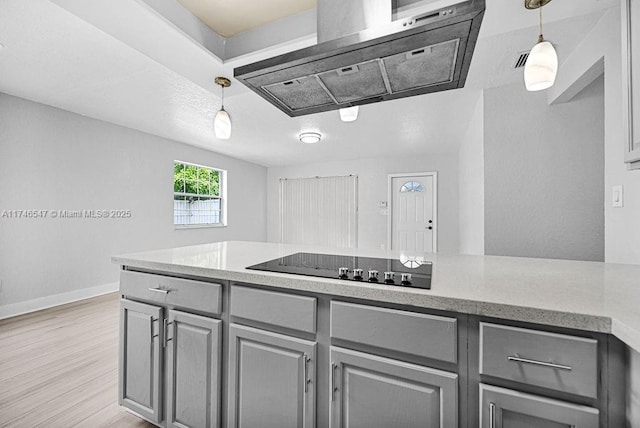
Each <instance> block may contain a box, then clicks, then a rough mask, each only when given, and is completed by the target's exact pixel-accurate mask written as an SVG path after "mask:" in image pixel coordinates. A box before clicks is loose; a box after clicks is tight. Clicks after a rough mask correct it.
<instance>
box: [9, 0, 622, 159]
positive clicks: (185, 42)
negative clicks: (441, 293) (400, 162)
mask: <svg viewBox="0 0 640 428" xmlns="http://www.w3.org/2000/svg"><path fill="white" fill-rule="evenodd" d="M147 1H148V2H151V3H153V4H162V3H163V2H164V3H170V2H173V4H177V5H178V6H179V4H178V3H177V0H153V1H151V0H111V1H110V2H109V3H105V2H104V0H54V1H50V0H29V1H24V0H1V1H0V43H2V44H3V45H4V46H5V48H4V49H1V50H0V92H5V93H8V94H11V95H15V96H18V97H22V98H27V99H30V100H34V101H37V102H41V103H44V104H48V105H52V106H54V107H59V108H62V109H65V110H69V111H72V112H75V113H78V114H81V115H85V116H89V117H93V118H96V119H100V120H104V121H107V122H111V123H115V124H118V125H122V126H126V127H129V128H133V129H137V130H140V131H143V132H147V133H150V134H154V135H158V136H161V137H165V138H169V139H172V140H176V141H179V142H183V143H186V144H191V145H194V146H198V147H202V148H206V149H209V150H213V151H215V152H219V153H222V154H226V155H230V156H233V157H237V158H240V159H244V160H247V161H250V162H255V163H258V164H262V165H267V166H270V165H288V164H294V163H309V162H321V161H324V160H332V159H342V160H350V159H358V158H361V157H385V156H407V155H426V154H433V153H443V152H456V151H457V150H458V144H459V141H460V140H461V139H462V137H463V136H464V134H465V132H466V129H467V126H468V123H469V119H470V115H471V113H472V112H473V108H474V107H475V105H476V102H477V100H478V97H479V96H480V93H481V90H482V89H484V88H488V87H493V86H500V85H504V84H511V83H516V82H522V70H521V69H520V70H513V69H512V68H511V66H512V65H513V61H514V60H515V56H516V55H517V54H518V53H519V52H522V51H524V50H527V49H529V48H531V46H532V44H533V43H534V42H535V37H536V21H537V15H536V14H535V13H534V14H528V13H527V12H526V11H524V12H523V11H521V10H520V9H524V8H522V6H521V5H520V6H517V7H516V6H514V5H513V4H512V3H514V0H491V1H490V2H488V6H487V13H486V16H485V22H484V23H483V32H482V33H484V37H481V38H480V40H479V41H478V45H477V51H476V54H475V55H474V59H473V62H472V64H471V69H470V73H469V78H468V81H467V88H465V89H462V90H456V91H448V92H443V93H436V94H427V95H422V96H418V97H413V98H405V99H400V100H395V101H390V102H385V103H378V104H371V105H366V106H362V107H361V110H360V116H359V118H358V120H357V121H356V122H353V123H343V122H341V121H340V119H339V117H338V113H337V112H326V113H321V114H315V115H309V116H303V117H300V118H289V117H287V116H286V115H285V114H283V113H282V112H280V111H279V110H277V109H275V108H274V107H273V106H271V105H270V104H268V103H267V102H266V101H264V100H263V99H262V98H260V97H259V96H258V95H256V94H254V93H253V92H251V91H249V90H248V89H246V88H245V87H244V86H242V85H241V84H240V83H239V82H237V81H235V80H233V85H232V87H231V88H230V91H228V92H225V94H226V96H225V107H226V109H227V110H228V111H229V113H230V114H231V117H232V121H233V134H232V136H231V139H230V140H227V141H221V140H217V139H216V138H215V137H214V135H213V128H212V120H213V116H214V113H215V111H216V110H217V109H218V108H219V106H220V99H219V94H220V91H219V88H216V87H215V86H214V85H213V77H215V76H216V75H226V76H231V75H232V74H233V67H235V66H237V65H241V64H243V63H245V64H246V63H248V62H252V61H255V60H257V59H262V58H266V57H268V56H271V55H274V54H275V53H276V52H279V53H282V52H283V50H285V51H286V49H290V50H291V49H296V48H297V47H301V46H296V45H295V43H299V41H298V42H295V41H294V42H292V43H290V44H287V45H282V44H281V45H279V46H277V47H275V48H273V49H266V50H264V49H263V50H261V51H260V52H258V53H255V54H251V55H246V56H243V57H242V58H240V59H236V60H234V61H231V62H225V63H223V62H222V61H221V60H220V59H219V58H216V56H215V55H212V54H211V52H209V51H208V50H206V49H204V48H203V47H202V46H201V45H200V44H198V42H196V40H195V39H194V38H193V37H192V36H187V35H186V34H185V32H184V31H182V30H180V28H179V26H178V25H177V24H174V23H173V22H171V21H170V20H168V19H166V17H164V16H161V15H159V14H157V13H156V12H155V10H153V9H151V8H150V7H148V4H150V3H147ZM613 1H614V0H585V3H584V4H583V7H581V8H578V7H575V8H574V9H575V10H576V12H575V16H571V13H572V9H571V7H570V6H571V4H573V2H553V3H551V4H550V7H549V10H548V11H546V17H547V18H548V19H549V20H550V22H549V24H547V25H545V36H547V37H548V38H549V39H550V40H552V41H553V42H554V43H555V44H556V45H557V47H558V52H559V55H560V62H561V63H562V58H564V57H566V56H567V55H568V53H569V52H571V51H572V50H573V48H574V47H575V46H576V44H577V43H578V42H579V41H580V40H582V39H583V38H584V36H585V35H586V34H587V33H588V32H589V30H590V28H592V27H593V25H594V24H595V23H596V22H597V20H598V19H599V17H600V16H601V15H602V13H603V10H599V9H598V7H602V8H603V9H604V8H606V7H608V6H610V5H611V3H612V2H613ZM517 3H520V2H519V1H518V2H517ZM587 4H588V6H589V7H591V10H590V13H589V14H583V10H584V7H586V6H587ZM555 5H558V7H557V8H556V9H552V7H553V6H555ZM574 6H575V5H574ZM101 8H103V9H101ZM104 8H107V9H109V10H110V9H114V10H113V12H112V13H108V12H109V10H104ZM563 8H564V9H563ZM80 9H82V10H83V11H84V12H83V13H82V14H81V13H80V12H79V10H80ZM578 9H579V12H580V14H578ZM554 10H556V11H560V12H562V13H560V12H558V13H559V15H557V16H556V17H555V18H556V19H554ZM74 12H75V13H74ZM614 12H615V11H614ZM505 14H507V15H505ZM509 14H511V15H509ZM81 16H82V17H81ZM506 16H512V17H513V19H505V18H506ZM137 24H138V25H137ZM205 28H206V27H205ZM482 33H481V35H482ZM305 43H307V42H305ZM561 67H562V66H561ZM560 69H561V68H560ZM306 130H315V131H319V132H321V133H322V134H323V136H324V138H323V141H322V142H321V143H320V144H316V145H303V144H301V143H300V142H299V141H298V138H297V135H298V134H299V133H300V132H301V131H306Z"/></svg>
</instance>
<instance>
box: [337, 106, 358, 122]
mask: <svg viewBox="0 0 640 428" xmlns="http://www.w3.org/2000/svg"><path fill="white" fill-rule="evenodd" d="M359 110H360V107H358V106H354V107H346V108H341V109H340V120H342V121H343V122H354V121H355V120H356V119H357V118H358V111H359Z"/></svg>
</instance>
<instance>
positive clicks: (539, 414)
mask: <svg viewBox="0 0 640 428" xmlns="http://www.w3.org/2000/svg"><path fill="white" fill-rule="evenodd" d="M480 404H481V406H480V426H481V427H482V428H560V427H564V428H569V427H571V428H597V427H598V423H599V422H598V420H599V412H598V410H597V409H594V408H591V407H587V406H581V405H578V404H572V403H567V402H564V401H560V400H554V399H550V398H546V397H540V396H537V395H533V394H527V393H523V392H519V391H514V390H511V389H506V388H499V387H495V386H490V385H484V384H481V385H480Z"/></svg>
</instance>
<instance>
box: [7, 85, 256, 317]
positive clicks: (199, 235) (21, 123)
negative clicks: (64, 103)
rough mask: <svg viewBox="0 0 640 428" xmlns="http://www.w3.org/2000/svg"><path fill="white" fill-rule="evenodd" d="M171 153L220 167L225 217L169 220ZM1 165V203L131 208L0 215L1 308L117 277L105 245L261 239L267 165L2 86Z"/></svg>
mask: <svg viewBox="0 0 640 428" xmlns="http://www.w3.org/2000/svg"><path fill="white" fill-rule="evenodd" d="M174 159H178V160H183V161H187V162H193V163H199V164H203V165H210V166H214V167H218V168H222V169H226V170H227V171H228V180H227V181H228V195H229V200H228V207H229V209H228V218H229V221H228V227H220V228H199V229H190V230H176V229H174V226H173V200H172V199H173V195H172V191H173V183H172V182H173V160H174ZM0 174H1V178H0V212H2V211H3V210H25V209H32V210H36V209H38V210H53V209H67V210H85V209H86V210H91V209H93V210H96V209H124V210H131V212H132V214H133V216H132V218H130V219H119V220H115V219H86V218H85V219H55V220H54V219H51V218H46V219H24V218H22V219H7V218H0V280H1V281H2V282H1V286H2V287H1V288H0V308H1V307H2V305H8V304H12V303H16V302H23V301H30V300H33V299H38V298H42V297H45V296H51V295H56V294H60V293H68V292H71V291H72V290H78V289H82V288H89V287H94V286H98V285H102V284H108V283H111V282H114V281H117V280H118V267H117V266H116V265H113V264H112V263H111V260H110V258H111V256H112V255H114V254H118V253H124V252H132V251H141V250H150V249H158V248H166V247H175V246H184V245H193V244H199V243H206V242H213V241H222V240H256V241H261V240H265V239H266V224H265V222H266V220H265V219H266V177H267V170H266V168H264V167H262V166H258V165H255V164H250V163H247V162H243V161H240V160H237V159H232V158H228V157H225V156H222V155H218V154H216V153H213V152H210V151H206V150H201V149H197V148H195V147H191V146H187V145H184V144H180V143H177V142H174V141H170V140H165V139H162V138H159V137H155V136H152V135H149V134H144V133H141V132H138V131H133V130H131V129H128V128H123V127H120V126H116V125H112V124H109V123H106V122H102V121H98V120H94V119H89V118H86V117H83V116H79V115H76V114H73V113H69V112H66V111H63V110H59V109H55V108H52V107H48V106H45V105H42V104H37V103H34V102H31V101H27V100H24V99H20V98H15V97H12V96H9V95H6V94H0Z"/></svg>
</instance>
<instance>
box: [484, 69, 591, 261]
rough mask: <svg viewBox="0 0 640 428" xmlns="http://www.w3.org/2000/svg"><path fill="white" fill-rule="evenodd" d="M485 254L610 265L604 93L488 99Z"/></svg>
mask: <svg viewBox="0 0 640 428" xmlns="http://www.w3.org/2000/svg"><path fill="white" fill-rule="evenodd" d="M484 114H485V121H484V157H485V253H486V254H489V255H509V256H525V257H543V258H558V259H572V260H594V261H603V260H604V86H603V79H602V78H599V79H597V80H596V81H595V82H594V83H593V84H591V85H590V86H589V87H587V88H586V89H585V90H584V91H583V92H582V93H580V94H579V95H578V96H577V97H576V98H575V99H574V100H572V101H571V102H569V103H566V104H560V105H554V106H548V105H547V96H546V93H545V91H541V92H537V93H531V92H527V91H526V90H525V89H524V85H521V84H518V85H512V86H506V87H500V88H494V89H488V90H486V91H485V93H484Z"/></svg>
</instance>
